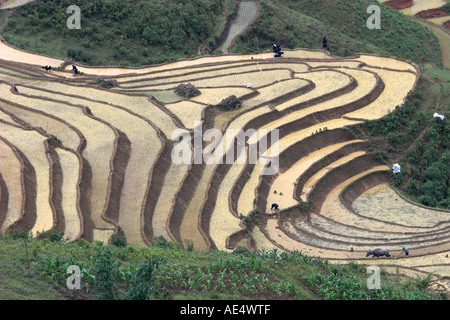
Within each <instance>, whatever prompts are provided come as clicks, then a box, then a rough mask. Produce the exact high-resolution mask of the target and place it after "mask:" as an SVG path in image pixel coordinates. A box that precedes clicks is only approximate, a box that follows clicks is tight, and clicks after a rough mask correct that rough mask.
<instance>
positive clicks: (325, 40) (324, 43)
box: [322, 37, 328, 50]
mask: <svg viewBox="0 0 450 320" xmlns="http://www.w3.org/2000/svg"><path fill="white" fill-rule="evenodd" d="M322 45H323V50H328V40H327V38H326V37H323V40H322Z"/></svg>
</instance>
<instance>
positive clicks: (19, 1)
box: [0, 0, 35, 10]
mask: <svg viewBox="0 0 450 320" xmlns="http://www.w3.org/2000/svg"><path fill="white" fill-rule="evenodd" d="M33 1H35V0H10V1H0V10H5V9H12V8H17V7H21V6H23V5H25V4H27V3H29V2H33ZM2 3H3V4H2Z"/></svg>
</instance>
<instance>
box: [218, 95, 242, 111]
mask: <svg viewBox="0 0 450 320" xmlns="http://www.w3.org/2000/svg"><path fill="white" fill-rule="evenodd" d="M219 106H220V107H224V108H226V109H228V110H235V109H239V108H241V107H242V102H241V100H239V98H237V97H236V96H235V95H231V96H229V97H228V98H225V99H223V100H222V101H221V102H220V103H219Z"/></svg>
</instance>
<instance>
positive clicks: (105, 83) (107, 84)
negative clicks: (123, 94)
mask: <svg viewBox="0 0 450 320" xmlns="http://www.w3.org/2000/svg"><path fill="white" fill-rule="evenodd" d="M91 83H92V84H94V85H99V86H100V87H102V88H106V89H110V88H115V87H117V86H118V85H119V83H118V82H117V80H115V79H112V80H104V79H94V80H92V81H91Z"/></svg>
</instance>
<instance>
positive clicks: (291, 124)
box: [0, 43, 450, 283]
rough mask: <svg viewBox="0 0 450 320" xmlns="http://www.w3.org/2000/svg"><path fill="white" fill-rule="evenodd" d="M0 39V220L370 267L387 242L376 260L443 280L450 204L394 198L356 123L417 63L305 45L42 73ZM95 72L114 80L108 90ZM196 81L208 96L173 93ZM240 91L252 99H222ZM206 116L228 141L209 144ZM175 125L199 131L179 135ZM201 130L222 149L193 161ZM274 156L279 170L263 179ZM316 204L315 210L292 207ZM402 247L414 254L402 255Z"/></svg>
mask: <svg viewBox="0 0 450 320" xmlns="http://www.w3.org/2000/svg"><path fill="white" fill-rule="evenodd" d="M1 46H2V47H1V48H5V47H6V48H8V50H5V51H4V50H0V59H3V60H6V61H5V62H2V63H1V64H0V160H1V162H0V174H1V176H0V178H1V179H0V182H1V183H2V184H1V186H2V189H1V197H0V199H1V201H2V203H1V206H2V207H1V209H2V210H0V215H2V216H0V228H1V229H0V230H2V232H3V231H7V230H9V229H11V228H19V227H22V228H26V229H28V230H30V231H32V232H37V231H39V232H41V231H43V230H44V231H45V230H49V229H57V230H60V231H64V234H65V237H67V238H68V239H70V240H75V239H78V238H85V239H87V240H90V241H91V240H101V241H108V238H109V237H110V235H111V234H112V233H118V232H120V233H122V234H123V235H125V237H126V238H127V240H128V242H129V243H132V244H136V245H141V246H146V245H151V244H152V242H153V241H154V239H155V237H159V236H162V237H165V238H167V239H169V240H171V241H175V242H179V243H183V244H187V243H188V242H192V243H193V244H194V247H195V248H197V249H200V250H208V249H211V248H217V249H220V250H227V251H231V250H234V249H235V248H236V247H237V246H247V247H249V248H251V249H260V250H262V249H273V248H278V249H282V250H294V249H297V250H302V251H303V252H305V253H308V254H311V255H314V256H318V257H322V258H326V259H330V260H332V261H333V262H348V261H350V260H351V261H358V262H359V263H373V262H372V260H370V261H369V260H367V259H366V258H365V252H366V250H368V249H371V248H375V247H381V246H383V247H387V248H389V249H390V250H392V252H393V255H394V257H395V258H394V259H389V260H388V259H380V260H379V261H377V263H380V264H381V263H384V264H386V267H389V268H396V267H398V268H400V270H401V271H402V272H405V273H416V274H417V273H419V274H425V273H430V272H434V277H435V278H436V280H440V281H441V280H442V279H441V278H442V277H443V276H446V275H447V276H448V269H446V268H448V264H449V263H448V261H447V260H445V259H443V258H442V255H445V253H446V252H448V251H450V246H449V232H450V220H449V212H448V211H445V210H434V209H430V208H425V207H417V206H416V205H414V204H412V203H410V202H408V201H406V200H403V199H400V198H399V196H398V195H397V194H396V193H395V191H393V190H392V189H390V188H389V187H388V185H387V183H388V181H389V179H390V177H391V175H392V173H391V172H390V168H389V167H388V166H386V165H384V164H382V163H380V162H379V161H378V160H376V159H375V158H373V157H372V156H370V155H369V154H368V153H367V151H366V143H365V141H364V140H360V139H356V138H355V137H354V136H353V135H352V134H351V133H350V131H349V130H347V129H348V127H350V126H352V125H355V124H359V123H361V122H363V121H365V120H366V119H378V118H381V117H383V116H384V115H386V114H387V113H389V112H391V111H392V110H394V108H395V107H396V106H398V105H401V102H402V100H404V99H408V93H409V92H410V91H413V90H414V88H415V85H416V82H417V80H418V78H419V74H418V69H417V68H416V66H415V65H414V64H413V63H411V62H408V61H404V60H399V59H396V58H393V57H385V56H375V55H361V56H353V57H348V58H345V59H343V58H337V57H333V56H330V55H329V54H328V53H326V52H323V51H320V50H303V49H298V50H292V51H286V53H285V56H284V57H283V58H274V57H273V54H272V53H261V54H254V55H233V54H228V55H223V56H203V57H199V58H195V59H185V60H180V61H175V62H171V63H166V64H161V65H156V66H146V67H142V68H116V67H105V68H99V67H95V68H94V67H86V66H80V70H81V71H83V72H85V74H84V75H83V76H76V77H73V76H72V75H71V74H70V73H69V72H68V71H63V72H58V73H55V72H50V73H48V72H42V70H41V69H40V67H41V65H45V64H49V60H48V59H51V58H49V57H44V56H39V55H31V54H28V53H25V52H23V51H20V50H16V49H14V48H12V47H9V46H7V45H6V44H4V43H2V44H1ZM1 48H0V49H1ZM52 63H53V65H55V64H56V63H59V64H61V63H63V62H62V61H52ZM95 78H104V79H112V80H117V83H118V86H117V87H115V88H112V89H103V88H99V87H97V86H95V85H94V84H93V82H92V80H93V79H95ZM187 82H190V83H192V84H195V85H196V86H197V87H198V88H199V90H200V91H201V95H199V96H197V97H194V98H191V99H184V98H182V97H179V96H178V97H177V96H176V95H175V94H174V92H173V89H174V88H175V87H176V86H177V85H178V84H181V83H187ZM248 84H251V86H249V85H248ZM151 92H155V95H154V96H152V95H151V94H150V93H151ZM233 94H234V95H236V96H237V97H239V98H240V99H241V100H242V102H243V105H242V108H240V109H237V110H231V111H230V110H225V109H221V108H220V107H218V106H217V104H218V103H219V102H221V101H222V99H224V98H226V97H228V96H230V95H233ZM196 121H197V122H198V123H201V127H197V128H195V127H194V124H195V122H196ZM199 128H200V129H201V130H202V131H201V132H205V131H206V130H208V129H213V128H215V129H218V130H219V131H220V132H222V133H223V134H224V136H226V139H225V140H222V139H221V138H220V136H219V137H218V138H217V140H214V141H212V142H209V140H206V139H205V141H202V136H200V135H199V136H195V135H194V134H195V133H197V130H196V129H199ZM194 129H195V130H194ZM232 130H234V131H232ZM238 130H242V132H243V133H245V140H239V139H238V136H237V135H238V133H239V131H238ZM180 132H181V133H183V134H184V136H185V137H186V136H188V137H189V139H187V140H178V139H173V140H172V138H174V134H175V133H177V134H178V135H179V134H180ZM275 132H277V133H278V138H279V139H278V140H272V139H271V138H272V137H276V136H275ZM225 134H226V135H225ZM195 137H196V138H200V141H201V142H203V145H202V147H201V149H203V151H206V150H213V151H214V152H213V155H214V157H215V159H222V160H223V161H221V162H217V163H216V162H215V163H208V164H207V163H206V162H205V161H201V162H199V163H198V162H194V161H193V159H194V158H195V155H197V156H198V154H195V153H193V152H192V151H194V150H195V149H194V146H193V145H192V144H189V143H191V142H192V141H194V140H195V139H194V138H195ZM186 142H188V144H187V148H186V149H183V150H184V151H185V152H189V151H191V153H189V154H187V159H190V160H191V161H188V163H176V162H175V161H173V158H172V156H173V155H172V152H173V151H174V150H175V149H174V148H175V147H180V146H182V143H186ZM264 142H266V143H267V144H266V148H264ZM216 144H217V146H220V145H221V146H222V148H219V147H216ZM255 147H256V150H257V151H258V152H257V153H252V152H253V150H255ZM208 148H210V149H208ZM211 148H212V149H211ZM250 150H252V152H250ZM232 151H233V153H232ZM239 152H240V153H239ZM200 155H201V154H200ZM230 155H231V156H230ZM254 155H256V157H255V158H253V156H254ZM227 159H228V160H229V161H226V160H227ZM255 160H256V161H255ZM277 160H278V163H277ZM277 164H278V165H277ZM266 166H273V167H275V168H277V169H278V170H275V171H274V172H272V173H271V174H268V175H263V173H264V169H265V168H266ZM5 191H7V192H5ZM4 195H6V196H4ZM306 201H308V202H309V203H310V206H311V213H310V214H309V215H308V216H306V215H305V214H303V213H302V212H301V211H300V209H299V206H298V205H299V204H300V202H306ZM272 203H278V204H279V205H280V209H281V210H280V211H272V210H271V204H272ZM255 217H256V219H254V218H255ZM256 221H257V223H255V222H256ZM402 246H407V247H409V248H410V249H411V255H410V257H408V258H397V256H398V254H399V250H400V249H401V247H402ZM442 283H444V282H442Z"/></svg>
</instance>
